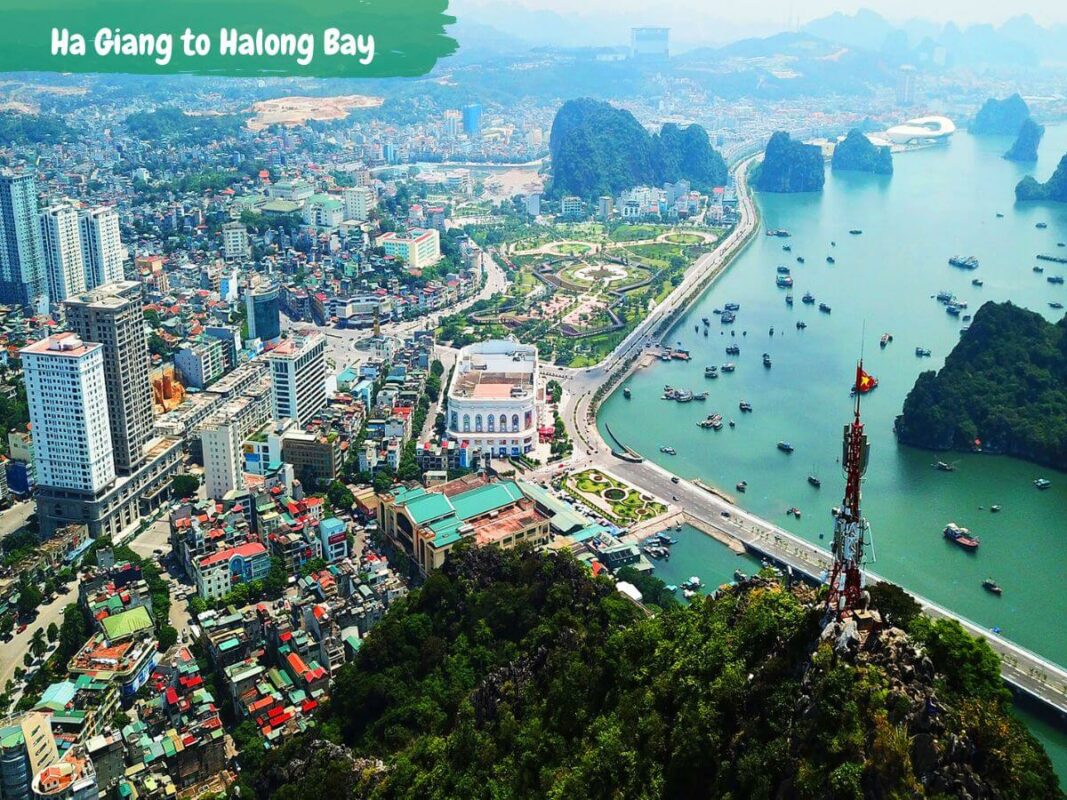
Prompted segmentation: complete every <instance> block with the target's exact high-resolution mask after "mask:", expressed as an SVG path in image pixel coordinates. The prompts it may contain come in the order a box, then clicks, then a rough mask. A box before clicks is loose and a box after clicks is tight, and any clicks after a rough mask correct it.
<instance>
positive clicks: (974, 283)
mask: <svg viewBox="0 0 1067 800" xmlns="http://www.w3.org/2000/svg"><path fill="white" fill-rule="evenodd" d="M971 286H985V281H983V280H982V279H981V278H975V279H974V280H973V281H971Z"/></svg>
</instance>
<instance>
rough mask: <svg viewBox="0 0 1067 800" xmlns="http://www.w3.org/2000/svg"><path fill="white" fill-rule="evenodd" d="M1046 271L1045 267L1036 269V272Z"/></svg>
mask: <svg viewBox="0 0 1067 800" xmlns="http://www.w3.org/2000/svg"><path fill="white" fill-rule="evenodd" d="M1044 271H1045V268H1044V267H1034V272H1044Z"/></svg>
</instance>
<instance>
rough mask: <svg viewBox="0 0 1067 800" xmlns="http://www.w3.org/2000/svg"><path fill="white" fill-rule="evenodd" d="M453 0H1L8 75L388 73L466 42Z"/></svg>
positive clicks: (418, 71)
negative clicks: (456, 27) (459, 38)
mask: <svg viewBox="0 0 1067 800" xmlns="http://www.w3.org/2000/svg"><path fill="white" fill-rule="evenodd" d="M447 11H448V2H447V0H169V1H168V0H164V2H161V3H155V2H151V0H148V2H146V1H145V0H0V21H2V23H3V24H2V25H0V72H17V71H27V70H32V71H40V72H125V73H140V74H156V75H162V74H179V73H183V74H191V75H235V76H242V75H243V76H254V75H258V76H314V77H322V78H383V77H412V76H418V75H425V74H426V73H427V72H429V71H430V70H431V69H432V68H433V66H434V64H435V63H437V59H439V58H442V57H444V56H447V55H449V54H451V53H454V52H455V51H456V49H457V47H458V45H457V44H456V41H455V39H453V38H452V37H451V36H449V35H448V34H447V32H446V30H445V26H446V25H449V24H451V23H453V22H455V17H452V16H450V15H448V13H447Z"/></svg>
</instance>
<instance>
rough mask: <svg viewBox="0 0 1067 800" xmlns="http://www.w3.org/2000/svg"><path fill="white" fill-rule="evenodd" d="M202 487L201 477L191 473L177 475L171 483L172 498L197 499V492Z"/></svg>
mask: <svg viewBox="0 0 1067 800" xmlns="http://www.w3.org/2000/svg"><path fill="white" fill-rule="evenodd" d="M199 487H200V476H199V475H192V474H190V473H182V474H181V475H175V476H174V479H173V480H171V482H170V495H171V497H178V498H185V497H195V496H196V490H197V489H198V488H199Z"/></svg>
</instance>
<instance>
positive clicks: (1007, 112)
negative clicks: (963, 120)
mask: <svg viewBox="0 0 1067 800" xmlns="http://www.w3.org/2000/svg"><path fill="white" fill-rule="evenodd" d="M1029 116H1030V108H1029V107H1028V106H1027V105H1026V101H1025V100H1023V99H1022V97H1020V96H1019V93H1018V92H1016V93H1015V94H1013V95H1012V96H1011V97H1005V98H1004V99H1003V100H997V99H996V98H995V97H990V98H989V99H988V100H986V101H985V103H983V104H982V107H981V108H980V109H978V113H977V114H976V115H975V117H974V121H973V122H972V123H971V125H970V128H969V130H970V132H971V133H978V134H986V133H989V134H996V135H1000V136H1014V135H1015V134H1017V133H1018V132H1019V128H1020V127H1022V124H1023V122H1024V121H1025V120H1026V119H1027V118H1029Z"/></svg>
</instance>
